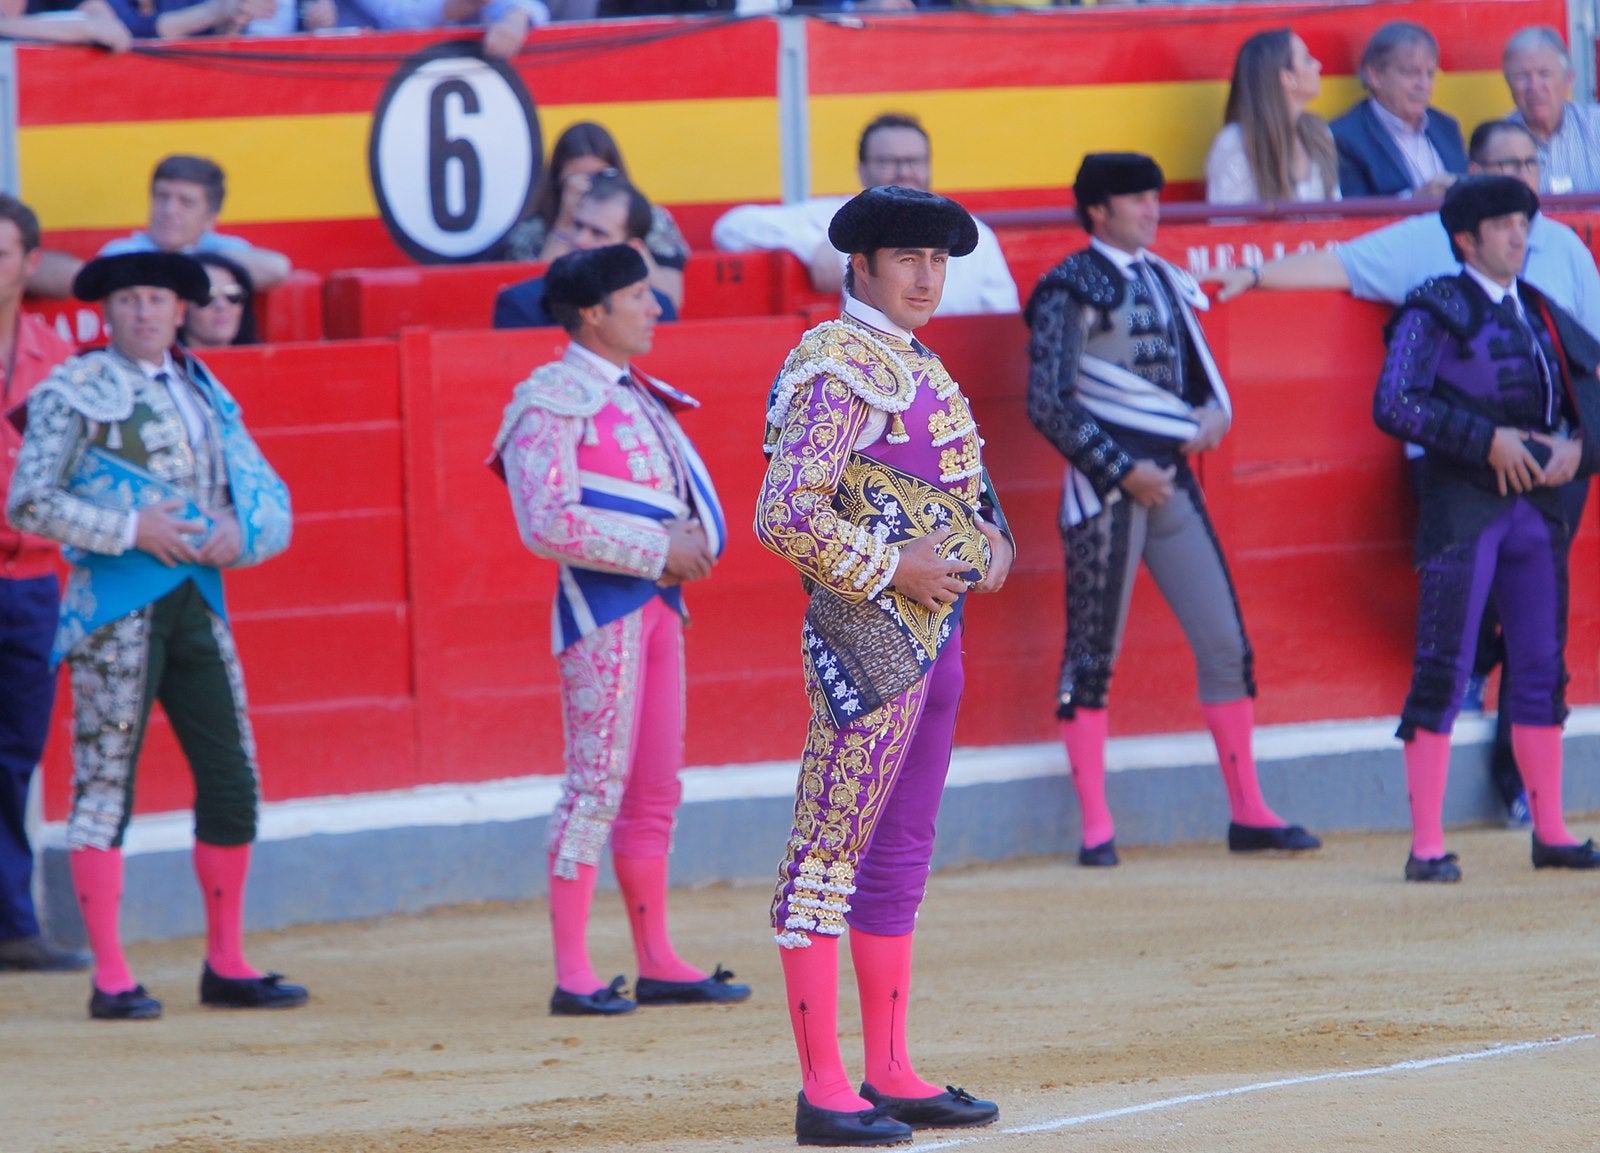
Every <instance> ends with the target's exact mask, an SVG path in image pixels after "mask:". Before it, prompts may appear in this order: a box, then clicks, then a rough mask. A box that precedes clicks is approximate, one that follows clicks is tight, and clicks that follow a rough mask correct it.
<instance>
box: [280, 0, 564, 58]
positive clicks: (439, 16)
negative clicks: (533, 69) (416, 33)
mask: <svg viewBox="0 0 1600 1153" xmlns="http://www.w3.org/2000/svg"><path fill="white" fill-rule="evenodd" d="M548 23H550V9H548V8H546V7H545V6H544V4H543V2H542V0H308V2H307V3H304V4H302V5H301V6H300V27H301V28H302V29H303V30H305V31H307V32H320V31H322V30H324V29H327V28H380V29H384V30H386V31H404V30H407V29H426V28H443V27H447V26H450V25H482V26H483V28H484V33H483V51H484V53H485V54H486V55H488V56H493V57H495V58H497V59H501V60H507V59H510V58H511V57H512V56H515V55H516V54H517V53H518V52H519V51H520V50H521V49H522V45H523V43H524V42H525V41H526V40H527V39H528V33H529V32H531V31H532V30H533V29H535V28H537V27H539V26H540V25H541V24H548Z"/></svg>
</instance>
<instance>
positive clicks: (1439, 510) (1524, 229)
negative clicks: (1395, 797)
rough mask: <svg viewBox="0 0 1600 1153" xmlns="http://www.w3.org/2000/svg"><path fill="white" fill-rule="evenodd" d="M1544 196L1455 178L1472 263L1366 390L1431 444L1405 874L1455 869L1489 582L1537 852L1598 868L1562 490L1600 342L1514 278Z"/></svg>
mask: <svg viewBox="0 0 1600 1153" xmlns="http://www.w3.org/2000/svg"><path fill="white" fill-rule="evenodd" d="M1538 210H1539V198H1538V197H1537V196H1536V195H1535V194H1534V193H1533V191H1532V190H1530V189H1529V188H1528V187H1527V186H1525V185H1524V184H1522V183H1521V182H1520V181H1518V180H1515V179H1513V178H1511V177H1508V176H1491V177H1479V178H1471V179H1468V180H1463V181H1461V182H1459V183H1457V184H1455V185H1453V186H1452V187H1451V189H1450V191H1449V192H1448V193H1446V194H1445V199H1444V204H1443V206H1442V207H1441V209H1440V212H1439V215H1440V219H1441V220H1442V221H1443V222H1444V226H1445V228H1446V230H1447V231H1448V232H1449V233H1450V238H1451V240H1450V242H1451V246H1452V249H1453V250H1454V251H1455V253H1456V255H1457V257H1458V258H1460V259H1461V260H1462V262H1463V264H1464V268H1463V270H1462V271H1461V272H1460V273H1458V274H1457V275H1455V276H1443V277H1438V278H1436V279H1434V280H1430V281H1427V282H1426V283H1424V284H1423V285H1422V286H1420V287H1419V288H1417V289H1415V290H1414V291H1413V292H1412V293H1411V295H1410V296H1409V297H1407V299H1406V302H1405V304H1403V305H1402V306H1401V307H1400V309H1399V311H1398V312H1396V314H1395V317H1394V320H1393V321H1391V322H1390V328H1389V334H1388V337H1389V354H1388V357H1387V359H1386V360H1385V361H1384V365H1383V373H1382V375H1381V376H1380V377H1379V379H1378V388H1377V395H1376V397H1375V399H1374V401H1373V415H1374V418H1375V419H1376V420H1377V423H1378V427H1379V428H1381V429H1383V430H1384V431H1385V432H1387V433H1390V434H1391V435H1393V436H1396V437H1400V438H1401V439H1403V440H1409V441H1412V442H1414V443H1417V444H1420V445H1422V446H1423V448H1425V449H1426V450H1427V453H1426V455H1425V457H1424V458H1423V459H1424V462H1425V463H1424V473H1423V482H1422V485H1421V517H1420V522H1419V526H1418V530H1417V565H1418V568H1419V570H1420V575H1421V603H1420V605H1419V607H1418V612H1417V653H1416V666H1415V671H1414V673H1413V675H1412V681H1411V691H1410V693H1409V695H1408V696H1407V697H1406V703H1405V709H1404V711H1403V712H1402V713H1401V715H1400V732H1399V735H1400V737H1401V738H1402V739H1403V740H1404V741H1405V742H1406V751H1405V762H1406V786H1407V790H1408V792H1409V793H1410V798H1411V825H1412V842H1411V853H1410V856H1409V858H1408V859H1407V861H1406V869H1405V876H1406V879H1407V880H1408V881H1424V882H1428V881H1433V882H1438V881H1444V882H1449V881H1459V880H1460V879H1461V869H1460V866H1459V865H1458V864H1457V863H1456V857H1455V854H1454V853H1446V852H1445V851H1444V829H1443V806H1444V792H1445V779H1446V776H1447V774H1448V770H1449V765H1450V730H1451V728H1452V726H1453V725H1454V723H1455V719H1456V714H1457V713H1458V712H1459V711H1460V709H1461V697H1462V693H1463V690H1464V688H1465V685H1466V681H1467V677H1468V675H1469V674H1470V673H1471V671H1472V656H1473V646H1474V638H1475V636H1476V633H1477V628H1478V621H1479V619H1480V618H1481V617H1482V615H1483V608H1484V605H1485V603H1486V602H1487V601H1488V599H1489V597H1490V596H1493V597H1494V601H1495V605H1496V607H1497V608H1498V609H1499V612H1500V618H1501V622H1502V626H1503V628H1504V631H1505V637H1506V664H1507V667H1508V669H1509V670H1510V673H1511V685H1512V691H1511V694H1510V698H1511V699H1510V701H1509V704H1508V707H1509V709H1510V711H1511V740H1512V745H1513V747H1514V748H1515V750H1516V755H1517V764H1518V765H1519V766H1520V767H1521V769H1522V773H1523V777H1524V780H1525V782H1526V784H1527V787H1528V802H1529V807H1530V809H1531V810H1532V813H1533V864H1534V867H1535V868H1567V869H1594V868H1597V867H1600V852H1597V851H1596V849H1595V847H1594V842H1593V841H1588V842H1585V843H1582V844H1580V843H1578V840H1577V838H1576V837H1574V836H1572V834H1571V833H1569V832H1568V831H1567V826H1566V822H1565V820H1564V819H1563V817H1562V813H1561V722H1562V721H1563V720H1564V719H1565V717H1566V714H1567V709H1566V702H1565V694H1564V690H1565V685H1566V680H1567V674H1566V666H1565V663H1564V660H1563V650H1564V649H1565V647H1566V616H1567V546H1568V534H1567V527H1566V521H1565V519H1564V518H1563V516H1562V509H1561V502H1560V499H1559V497H1558V493H1557V489H1559V488H1560V486H1561V485H1563V484H1565V483H1566V482H1568V481H1570V480H1571V479H1572V478H1573V477H1574V476H1586V475H1589V474H1591V473H1593V472H1594V471H1595V468H1596V466H1597V464H1600V447H1597V445H1596V443H1595V435H1594V430H1595V429H1596V428H1600V384H1597V383H1596V380H1595V377H1594V370H1595V367H1596V365H1597V363H1600V346H1597V345H1596V344H1595V342H1594V340H1593V339H1592V338H1591V337H1590V336H1589V335H1588V333H1586V332H1585V331H1584V329H1583V328H1582V327H1581V326H1580V325H1579V324H1578V323H1577V322H1576V321H1574V320H1573V319H1572V318H1571V317H1570V316H1568V315H1567V314H1566V313H1565V312H1563V311H1562V310H1561V309H1560V308H1559V307H1558V306H1557V305H1554V304H1552V303H1550V301H1548V300H1547V299H1545V297H1544V296H1543V295H1542V294H1540V293H1539V292H1538V291H1537V290H1536V289H1535V288H1533V287H1532V286H1531V285H1529V284H1526V283H1524V282H1523V281H1521V280H1519V279H1517V273H1518V271H1519V270H1520V269H1521V268H1522V261H1523V256H1524V254H1525V251H1526V249H1527V238H1528V224H1529V221H1530V220H1531V219H1532V218H1533V216H1534V214H1535V213H1537V212H1538Z"/></svg>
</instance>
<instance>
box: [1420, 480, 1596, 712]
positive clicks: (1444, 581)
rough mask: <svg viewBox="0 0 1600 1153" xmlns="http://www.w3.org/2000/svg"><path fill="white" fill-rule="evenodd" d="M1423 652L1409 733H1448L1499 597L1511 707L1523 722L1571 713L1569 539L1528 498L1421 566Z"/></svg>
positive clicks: (1513, 504) (1498, 607)
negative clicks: (1486, 615) (1486, 616)
mask: <svg viewBox="0 0 1600 1153" xmlns="http://www.w3.org/2000/svg"><path fill="white" fill-rule="evenodd" d="M1420 577H1421V581H1420V585H1421V589H1420V599H1419V603H1418V606H1417V655H1416V666H1415V669H1414V671H1413V673H1412V680H1411V691H1410V693H1409V694H1408V695H1407V697H1406V705H1405V710H1404V712H1402V713H1401V718H1400V735H1401V737H1402V738H1404V739H1406V740H1410V739H1411V737H1412V735H1413V734H1414V733H1415V731H1416V730H1417V729H1419V728H1422V729H1427V730H1429V731H1430V732H1435V733H1449V732H1450V730H1451V729H1452V728H1453V727H1454V725H1455V720H1456V714H1458V713H1459V712H1460V711H1461V698H1462V695H1463V693H1464V691H1465V689H1466V684H1467V678H1468V677H1469V676H1471V674H1472V661H1473V656H1474V654H1475V653H1476V651H1477V636H1478V622H1479V620H1481V619H1482V617H1483V607H1484V605H1485V603H1487V601H1488V600H1489V598H1490V597H1491V596H1493V597H1494V604H1495V608H1496V609H1497V610H1498V611H1499V613H1500V621H1501V628H1502V629H1503V630H1504V633H1505V642H1506V669H1507V672H1508V675H1509V679H1510V685H1511V691H1510V694H1509V700H1508V701H1507V702H1506V706H1505V707H1506V709H1507V711H1508V712H1509V714H1510V716H1509V719H1510V720H1511V721H1512V722H1513V723H1515V724H1519V725H1538V726H1547V725H1559V724H1560V723H1561V722H1562V721H1563V720H1565V719H1566V713H1567V710H1566V697H1565V690H1566V680H1567V675H1566V665H1565V663H1564V662H1563V658H1562V653H1563V651H1564V649H1565V648H1566V621H1567V536H1566V532H1565V530H1564V529H1563V528H1562V527H1561V526H1559V525H1552V524H1551V523H1550V521H1549V519H1548V518H1546V517H1545V516H1544V515H1543V514H1542V513H1541V512H1540V511H1539V510H1538V509H1537V508H1535V507H1534V506H1533V505H1531V504H1529V503H1528V502H1527V501H1526V500H1520V499H1519V500H1516V501H1514V502H1512V504H1511V506H1510V507H1509V508H1507V509H1506V510H1505V512H1503V513H1501V514H1500V515H1499V516H1498V517H1496V518H1495V519H1494V520H1493V521H1491V522H1490V523H1489V525H1488V527H1487V528H1485V529H1484V530H1483V532H1481V533H1480V534H1478V536H1477V537H1476V539H1473V540H1467V541H1463V542H1461V543H1459V544H1455V545H1452V546H1450V547H1449V548H1447V549H1445V550H1444V551H1443V552H1442V553H1440V554H1439V555H1437V556H1435V557H1432V558H1430V559H1429V560H1427V561H1426V562H1424V564H1423V565H1422V569H1421V573H1420Z"/></svg>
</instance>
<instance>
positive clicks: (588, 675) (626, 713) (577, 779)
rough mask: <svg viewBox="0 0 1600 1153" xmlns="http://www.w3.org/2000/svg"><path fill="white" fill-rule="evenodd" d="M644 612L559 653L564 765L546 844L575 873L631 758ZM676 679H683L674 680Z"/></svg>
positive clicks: (603, 827)
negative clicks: (564, 769)
mask: <svg viewBox="0 0 1600 1153" xmlns="http://www.w3.org/2000/svg"><path fill="white" fill-rule="evenodd" d="M643 632H644V614H643V613H640V612H633V613H629V614H628V615H627V616H625V617H623V618H621V619H620V620H615V621H612V622H611V623H610V624H608V625H605V626H603V627H601V628H598V629H596V630H595V631H594V632H592V633H590V634H589V635H588V636H586V637H584V638H583V639H582V640H579V641H577V642H576V643H574V644H572V645H569V646H568V647H567V648H566V649H565V650H563V651H562V653H561V655H560V657H559V665H560V670H561V710H562V718H561V719H562V727H563V728H564V729H565V731H566V741H567V750H566V757H567V772H566V778H565V779H564V780H563V781H562V783H561V797H560V799H559V800H558V801H557V802H556V806H555V810H554V811H553V812H552V813H551V814H550V824H549V834H548V836H547V838H546V851H547V852H550V853H552V854H554V856H555V862H554V865H553V870H554V873H555V875H556V876H557V877H561V878H563V879H566V880H573V879H575V878H576V877H577V875H578V868H577V867H578V866H579V865H598V864H599V863H600V857H601V855H602V854H603V853H604V852H605V847H606V840H607V838H609V836H610V835H611V825H612V823H613V822H614V821H615V820H616V819H617V811H618V809H619V808H620V807H621V805H622V792H623V789H624V788H625V787H626V785H627V783H628V768H629V766H630V764H631V763H632V760H633V723H634V714H635V712H636V708H635V699H636V697H637V695H638V688H639V675H638V666H639V642H640V638H641V636H642V635H643ZM680 683H681V682H680Z"/></svg>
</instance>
